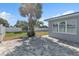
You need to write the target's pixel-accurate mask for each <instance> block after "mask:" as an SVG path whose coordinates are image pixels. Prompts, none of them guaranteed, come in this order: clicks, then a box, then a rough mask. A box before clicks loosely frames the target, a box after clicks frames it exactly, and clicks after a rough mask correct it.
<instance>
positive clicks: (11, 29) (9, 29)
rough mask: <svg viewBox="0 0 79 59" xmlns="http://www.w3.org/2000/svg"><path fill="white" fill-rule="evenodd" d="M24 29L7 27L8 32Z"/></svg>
mask: <svg viewBox="0 0 79 59" xmlns="http://www.w3.org/2000/svg"><path fill="white" fill-rule="evenodd" d="M21 31H22V29H21V28H17V27H7V28H6V32H21Z"/></svg>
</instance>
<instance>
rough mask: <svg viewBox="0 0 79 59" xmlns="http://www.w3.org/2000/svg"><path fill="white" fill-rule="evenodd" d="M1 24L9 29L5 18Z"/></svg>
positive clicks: (0, 20)
mask: <svg viewBox="0 0 79 59" xmlns="http://www.w3.org/2000/svg"><path fill="white" fill-rule="evenodd" d="M0 24H3V26H5V27H9V23H8V21H7V20H5V19H3V18H0Z"/></svg>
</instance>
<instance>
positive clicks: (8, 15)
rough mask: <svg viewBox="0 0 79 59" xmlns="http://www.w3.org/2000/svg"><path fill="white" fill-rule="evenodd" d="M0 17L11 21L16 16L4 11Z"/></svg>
mask: <svg viewBox="0 0 79 59" xmlns="http://www.w3.org/2000/svg"><path fill="white" fill-rule="evenodd" d="M0 17H1V18H3V19H6V20H9V19H10V18H14V17H15V16H14V15H12V14H10V13H7V12H4V11H3V12H1V13H0Z"/></svg>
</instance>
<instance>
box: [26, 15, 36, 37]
mask: <svg viewBox="0 0 79 59" xmlns="http://www.w3.org/2000/svg"><path fill="white" fill-rule="evenodd" d="M27 35H28V37H33V36H35V32H34V25H33V19H32V16H31V15H30V17H29V25H28V33H27Z"/></svg>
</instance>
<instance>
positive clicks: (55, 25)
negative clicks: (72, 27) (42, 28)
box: [53, 24, 58, 32]
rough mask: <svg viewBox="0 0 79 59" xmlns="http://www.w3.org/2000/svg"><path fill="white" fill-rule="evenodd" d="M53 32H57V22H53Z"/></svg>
mask: <svg viewBox="0 0 79 59" xmlns="http://www.w3.org/2000/svg"><path fill="white" fill-rule="evenodd" d="M53 32H58V24H53Z"/></svg>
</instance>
